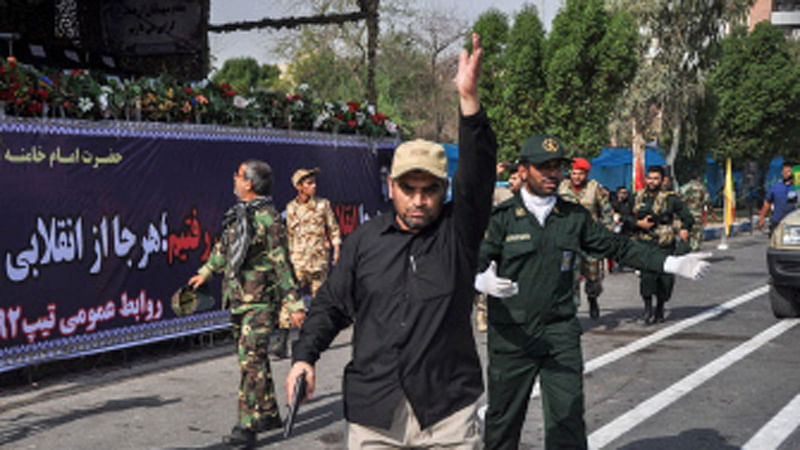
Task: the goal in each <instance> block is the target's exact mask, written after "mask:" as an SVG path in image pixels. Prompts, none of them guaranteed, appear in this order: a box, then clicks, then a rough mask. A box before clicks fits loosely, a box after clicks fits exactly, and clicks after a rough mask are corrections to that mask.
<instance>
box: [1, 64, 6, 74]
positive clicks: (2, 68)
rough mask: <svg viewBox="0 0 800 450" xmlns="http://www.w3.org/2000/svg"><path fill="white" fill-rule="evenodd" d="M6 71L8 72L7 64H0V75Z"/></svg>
mask: <svg viewBox="0 0 800 450" xmlns="http://www.w3.org/2000/svg"><path fill="white" fill-rule="evenodd" d="M4 73H6V66H5V65H0V75H2V74H4Z"/></svg>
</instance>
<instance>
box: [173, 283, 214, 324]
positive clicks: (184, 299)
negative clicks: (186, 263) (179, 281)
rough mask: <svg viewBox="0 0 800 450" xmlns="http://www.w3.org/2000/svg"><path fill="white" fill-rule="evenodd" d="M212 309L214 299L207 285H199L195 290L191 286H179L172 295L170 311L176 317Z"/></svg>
mask: <svg viewBox="0 0 800 450" xmlns="http://www.w3.org/2000/svg"><path fill="white" fill-rule="evenodd" d="M213 307H214V297H213V296H211V290H210V289H209V287H208V283H204V284H202V285H200V287H198V288H197V289H196V290H195V289H192V287H191V286H181V288H180V289H178V290H177V291H175V293H174V294H172V311H173V312H174V313H175V315H176V316H178V317H183V316H189V315H192V314H194V313H196V312H203V311H208V310H210V309H211V308H213Z"/></svg>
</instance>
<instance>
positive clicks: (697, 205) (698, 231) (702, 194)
mask: <svg viewBox="0 0 800 450" xmlns="http://www.w3.org/2000/svg"><path fill="white" fill-rule="evenodd" d="M700 178H701V177H700V176H699V175H695V176H694V177H693V178H692V179H691V180H689V182H688V183H686V184H684V185H683V186H681V189H680V194H681V200H683V204H684V205H685V206H686V207H687V208H688V209H689V214H691V215H692V219H694V226H692V230H691V231H690V232H689V247H691V249H692V251H693V252H696V251H697V250H700V245H701V244H702V242H703V210H704V209H705V207H706V205H709V204H710V200H709V195H708V190H707V189H706V187H705V186H703V182H702V181H701V180H700Z"/></svg>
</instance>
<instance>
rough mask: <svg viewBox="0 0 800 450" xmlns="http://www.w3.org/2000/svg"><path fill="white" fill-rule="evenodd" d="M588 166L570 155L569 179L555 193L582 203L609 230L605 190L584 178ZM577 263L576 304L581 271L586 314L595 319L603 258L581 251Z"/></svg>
mask: <svg viewBox="0 0 800 450" xmlns="http://www.w3.org/2000/svg"><path fill="white" fill-rule="evenodd" d="M590 170H592V165H591V163H589V161H587V160H586V159H584V158H573V159H572V170H570V172H569V179H565V180H563V181H562V182H561V184H560V185H559V186H558V195H559V196H560V197H561V198H563V199H564V200H567V201H570V202H572V203H577V204H579V205H581V206H583V207H584V208H586V209H587V210H588V211H589V212H590V213H591V214H592V219H594V220H596V221H598V222H600V223H601V224H603V225H604V226H605V227H606V228H608V229H609V230H611V229H613V226H614V225H613V224H614V217H613V211H612V209H611V202H610V200H609V198H608V190H606V188H605V187H603V186H602V185H601V184H600V183H598V182H597V180H590V179H588V178H587V177H588V176H589V171H590ZM576 264H577V265H578V266H579V268H580V270H579V271H576V272H577V273H576V274H575V293H574V296H575V304H576V305H580V303H581V280H580V277H579V275H580V276H583V278H584V279H586V285H585V286H584V291H585V292H586V299H587V300H588V302H589V317H591V318H592V319H597V318H598V317H600V306H599V305H598V304H597V298H598V297H600V294H602V293H603V260H602V259H597V258H592V257H591V256H589V255H581V257H580V258H579V259H578V261H577V262H576Z"/></svg>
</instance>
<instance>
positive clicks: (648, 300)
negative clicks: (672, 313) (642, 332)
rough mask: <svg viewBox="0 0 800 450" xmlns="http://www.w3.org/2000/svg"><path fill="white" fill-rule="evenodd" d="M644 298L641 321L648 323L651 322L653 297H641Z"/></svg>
mask: <svg viewBox="0 0 800 450" xmlns="http://www.w3.org/2000/svg"><path fill="white" fill-rule="evenodd" d="M642 300H644V313H643V314H642V321H643V322H644V323H645V324H647V325H650V324H651V323H653V298H652V297H643V298H642Z"/></svg>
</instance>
